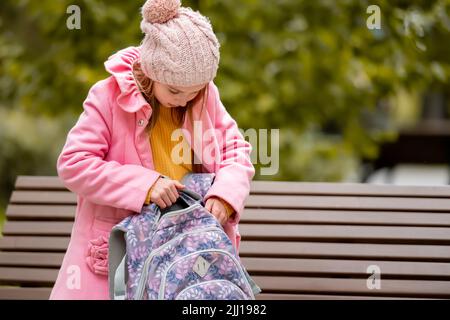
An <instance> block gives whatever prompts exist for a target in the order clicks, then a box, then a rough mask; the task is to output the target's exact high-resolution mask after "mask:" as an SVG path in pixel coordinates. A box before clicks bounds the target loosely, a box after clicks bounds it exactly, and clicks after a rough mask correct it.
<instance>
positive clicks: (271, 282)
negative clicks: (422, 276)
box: [252, 276, 450, 298]
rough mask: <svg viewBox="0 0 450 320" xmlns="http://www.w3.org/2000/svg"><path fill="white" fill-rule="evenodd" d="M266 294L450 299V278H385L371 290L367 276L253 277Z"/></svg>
mask: <svg viewBox="0 0 450 320" xmlns="http://www.w3.org/2000/svg"><path fill="white" fill-rule="evenodd" d="M252 278H253V280H254V281H255V282H256V283H257V284H258V286H260V287H261V289H262V290H263V291H264V292H265V293H274V292H279V293H293V292H301V293H321V294H345V295H375V296H376V295H381V296H409V297H436V298H450V281H427V280H390V279H381V288H380V289H368V288H367V284H366V280H367V279H337V278H315V277H269V276H253V277H252Z"/></svg>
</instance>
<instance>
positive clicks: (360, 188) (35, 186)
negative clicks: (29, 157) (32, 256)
mask: <svg viewBox="0 0 450 320" xmlns="http://www.w3.org/2000/svg"><path fill="white" fill-rule="evenodd" d="M15 188H16V189H21V190H24V189H29V190H58V189H60V190H66V188H65V187H64V185H63V183H62V181H61V180H60V179H59V178H58V177H56V176H19V177H17V180H16V185H15ZM449 190H450V187H448V186H433V187H430V186H427V187H423V186H391V185H373V184H365V183H328V182H327V183H323V182H296V181H257V180H254V181H252V182H251V193H253V194H258V193H264V194H297V195H299V194H303V195H313V194H316V195H371V196H373V195H380V196H382V195H384V196H404V197H433V198H434V197H442V198H447V197H448V195H449V193H450V191H449Z"/></svg>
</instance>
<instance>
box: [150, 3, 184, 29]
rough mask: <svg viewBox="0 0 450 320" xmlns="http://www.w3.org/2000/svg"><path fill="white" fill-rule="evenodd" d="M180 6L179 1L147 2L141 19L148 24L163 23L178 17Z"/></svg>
mask: <svg viewBox="0 0 450 320" xmlns="http://www.w3.org/2000/svg"><path fill="white" fill-rule="evenodd" d="M180 6H181V1H180V0H147V1H146V2H145V4H144V6H143V7H142V17H143V18H144V19H145V20H146V21H148V22H150V23H165V22H167V21H169V20H170V19H173V18H175V17H176V16H177V15H178V9H179V8H180Z"/></svg>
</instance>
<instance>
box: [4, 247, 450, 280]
mask: <svg viewBox="0 0 450 320" xmlns="http://www.w3.org/2000/svg"><path fill="white" fill-rule="evenodd" d="M63 258H64V254H62V253H48V252H46V253H36V252H0V266H16V267H27V266H35V267H55V268H59V267H60V265H61V263H62V260H63ZM242 261H243V263H244V265H245V266H246V268H247V270H248V271H249V272H250V273H251V274H254V273H258V274H261V273H265V274H268V273H269V274H270V273H274V272H276V273H277V274H279V275H282V274H286V273H289V274H342V275H353V276H362V277H367V276H368V274H367V272H366V270H367V267H368V266H370V265H377V266H379V267H380V269H381V272H382V276H383V277H386V276H389V277H391V278H393V277H395V276H397V277H399V276H400V277H408V278H409V279H418V278H423V277H433V278H441V279H442V278H450V264H448V263H433V262H431V263H430V262H399V261H396V262H392V261H376V260H361V261H355V260H336V259H334V260H326V259H288V258H287V259H274V258H251V257H243V258H242ZM275 270H276V271H275Z"/></svg>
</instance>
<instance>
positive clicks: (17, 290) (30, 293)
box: [0, 287, 52, 300]
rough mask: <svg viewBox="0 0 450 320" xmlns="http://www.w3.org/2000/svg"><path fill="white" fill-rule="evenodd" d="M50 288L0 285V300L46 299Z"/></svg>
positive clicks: (50, 290)
mask: <svg viewBox="0 0 450 320" xmlns="http://www.w3.org/2000/svg"><path fill="white" fill-rule="evenodd" d="M51 292H52V288H46V287H40V288H26V287H0V299H2V300H48V298H49V297H50V293H51Z"/></svg>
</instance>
